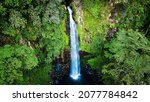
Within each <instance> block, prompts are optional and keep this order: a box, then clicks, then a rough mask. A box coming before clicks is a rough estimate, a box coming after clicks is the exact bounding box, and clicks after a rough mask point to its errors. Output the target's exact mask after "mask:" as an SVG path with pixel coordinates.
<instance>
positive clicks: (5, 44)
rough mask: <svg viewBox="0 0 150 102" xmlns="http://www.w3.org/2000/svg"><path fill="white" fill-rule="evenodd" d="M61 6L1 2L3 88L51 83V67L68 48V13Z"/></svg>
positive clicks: (42, 0) (48, 0) (52, 0)
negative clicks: (66, 37)
mask: <svg viewBox="0 0 150 102" xmlns="http://www.w3.org/2000/svg"><path fill="white" fill-rule="evenodd" d="M61 2H62V0H23V1H22V0H4V1H1V2H0V29H1V30H0V39H1V41H0V45H1V46H0V84H27V83H28V84H48V83H50V82H51V80H50V75H49V74H48V73H50V72H51V68H52V66H51V63H52V61H53V60H54V59H55V58H56V57H58V56H59V55H60V54H61V52H62V51H63V49H64V48H65V45H66V42H65V36H66V35H65V32H64V31H65V27H64V26H65V19H66V17H65V14H66V13H65V12H66V11H65V10H64V6H63V5H62V4H61ZM41 72H42V73H43V75H42V76H41ZM48 79H49V80H48ZM44 81H45V82H44Z"/></svg>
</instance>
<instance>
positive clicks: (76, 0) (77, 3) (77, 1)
mask: <svg viewBox="0 0 150 102" xmlns="http://www.w3.org/2000/svg"><path fill="white" fill-rule="evenodd" d="M73 2H74V3H75V7H76V14H77V16H78V18H77V21H78V24H79V25H80V26H81V27H82V25H83V19H82V18H83V11H82V3H81V0H73Z"/></svg>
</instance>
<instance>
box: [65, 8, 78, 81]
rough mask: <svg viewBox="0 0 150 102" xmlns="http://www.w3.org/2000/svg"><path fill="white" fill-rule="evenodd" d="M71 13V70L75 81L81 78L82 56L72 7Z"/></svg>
mask: <svg viewBox="0 0 150 102" xmlns="http://www.w3.org/2000/svg"><path fill="white" fill-rule="evenodd" d="M67 9H68V11H69V19H70V22H69V25H70V42H71V69H70V77H71V78H73V79H74V80H77V79H79V78H80V56H79V50H80V47H79V42H78V35H77V31H76V24H75V21H74V20H73V17H72V10H71V9H70V7H67Z"/></svg>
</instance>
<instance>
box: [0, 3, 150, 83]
mask: <svg viewBox="0 0 150 102" xmlns="http://www.w3.org/2000/svg"><path fill="white" fill-rule="evenodd" d="M0 85H150V0H0Z"/></svg>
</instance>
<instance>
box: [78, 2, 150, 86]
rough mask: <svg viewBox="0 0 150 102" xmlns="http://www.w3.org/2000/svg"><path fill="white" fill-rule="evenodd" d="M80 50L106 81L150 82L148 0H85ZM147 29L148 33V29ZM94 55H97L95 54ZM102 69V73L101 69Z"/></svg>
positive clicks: (107, 82)
mask: <svg viewBox="0 0 150 102" xmlns="http://www.w3.org/2000/svg"><path fill="white" fill-rule="evenodd" d="M82 3H83V5H82V6H83V7H82V8H83V13H84V14H83V28H82V30H79V32H80V33H79V34H80V39H81V41H80V43H81V49H82V50H84V51H87V52H89V53H91V54H92V55H91V57H88V58H87V57H85V59H86V60H87V64H89V65H90V66H91V68H94V70H95V69H96V70H97V72H98V73H100V74H101V76H102V79H99V80H102V82H103V84H149V83H150V81H149V79H150V60H149V59H150V41H149V36H145V35H148V34H149V33H150V32H149V26H150V25H149V24H148V23H147V22H149V20H148V19H147V18H149V15H148V14H149V7H148V5H149V4H150V2H149V0H145V1H140V0H139V1H132V0H129V1H127V0H124V1H123V0H115V1H109V0H108V1H104V0H94V1H91V0H83V1H82ZM145 29H146V32H145ZM93 56H95V57H93ZM99 70H101V72H99Z"/></svg>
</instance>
